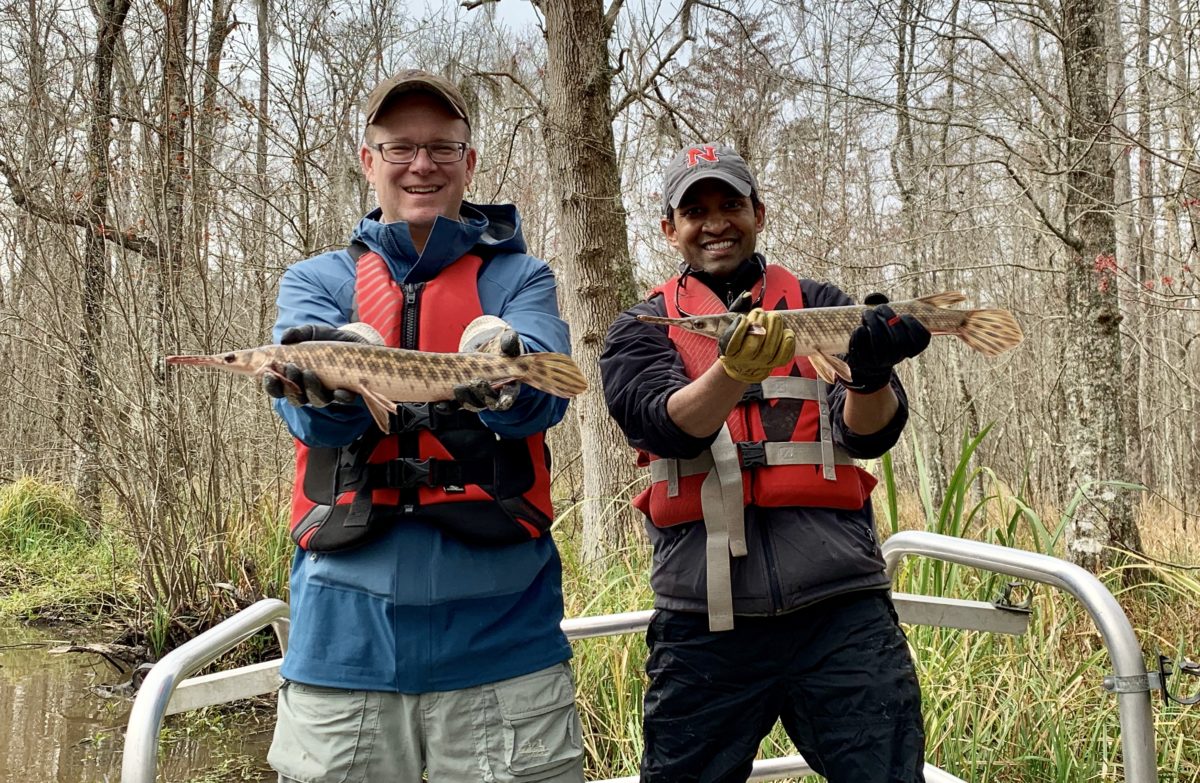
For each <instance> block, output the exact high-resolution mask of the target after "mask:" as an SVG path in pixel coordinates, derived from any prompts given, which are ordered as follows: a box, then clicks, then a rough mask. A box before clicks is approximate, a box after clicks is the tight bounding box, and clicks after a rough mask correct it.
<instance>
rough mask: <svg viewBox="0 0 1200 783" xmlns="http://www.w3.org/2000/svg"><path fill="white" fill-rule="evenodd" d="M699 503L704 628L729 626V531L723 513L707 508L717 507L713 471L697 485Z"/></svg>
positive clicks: (718, 492)
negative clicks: (705, 602)
mask: <svg viewBox="0 0 1200 783" xmlns="http://www.w3.org/2000/svg"><path fill="white" fill-rule="evenodd" d="M700 502H701V504H702V505H703V507H704V531H705V534H706V535H707V536H708V538H707V539H706V541H705V547H704V561H705V572H706V576H707V580H708V629H709V630H710V631H729V630H732V629H733V581H732V579H731V578H730V563H729V530H728V529H727V528H726V527H725V526H724V524H725V521H726V520H725V515H724V514H721V513H720V512H717V511H714V512H713V513H712V514H710V513H709V509H710V508H713V509H717V508H720V507H721V506H722V505H723V504H722V502H721V479H720V478H719V477H718V476H717V471H716V470H713V471H711V472H709V474H708V476H706V477H705V479H704V484H702V485H701V487H700Z"/></svg>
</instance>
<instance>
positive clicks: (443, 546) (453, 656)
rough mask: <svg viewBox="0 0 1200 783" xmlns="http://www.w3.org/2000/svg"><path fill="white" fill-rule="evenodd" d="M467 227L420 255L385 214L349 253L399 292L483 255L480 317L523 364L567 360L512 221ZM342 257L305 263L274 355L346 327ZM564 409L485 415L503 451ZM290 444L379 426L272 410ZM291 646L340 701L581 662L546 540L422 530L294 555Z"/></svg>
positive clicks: (402, 528) (472, 215) (545, 279)
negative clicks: (366, 256) (475, 539)
mask: <svg viewBox="0 0 1200 783" xmlns="http://www.w3.org/2000/svg"><path fill="white" fill-rule="evenodd" d="M461 217H462V220H461V222H458V221H453V220H448V219H445V218H438V220H437V222H436V223H435V224H434V227H433V230H432V231H431V232H430V235H429V239H428V241H427V242H426V244H425V250H424V252H423V253H419V254H418V253H417V252H416V249H415V247H414V246H413V243H412V239H411V238H410V236H409V233H408V225H407V224H406V223H402V222H400V223H390V224H383V223H380V222H379V218H380V212H379V210H376V211H375V212H372V213H371V214H369V215H367V216H366V217H364V218H363V219H362V220H361V221H360V222H359V224H358V226H357V228H356V229H355V231H354V234H353V236H354V238H355V239H359V240H361V241H362V242H364V243H365V244H366V245H367V246H368V247H370V248H371V249H372V250H374V251H375V252H377V253H379V255H381V256H382V257H383V258H384V259H385V260H386V261H387V264H388V266H389V268H390V269H391V272H392V275H393V276H394V277H395V279H396V280H398V281H401V282H407V283H414V282H422V281H426V280H430V279H432V278H433V277H435V276H436V275H437V274H438V272H439V271H441V270H442V269H444V268H445V267H446V266H448V265H449V264H451V263H453V262H454V261H456V260H457V259H458V258H459V257H461V256H462V255H463V254H465V253H467V252H468V251H470V250H472V248H475V247H476V246H483V247H488V248H489V249H490V251H491V253H493V254H494V256H493V257H492V259H491V260H490V261H488V262H486V264H485V266H484V267H483V270H482V271H481V273H480V276H479V301H480V303H481V305H482V306H483V312H484V313H488V314H492V315H496V316H498V317H500V318H503V319H504V320H505V321H507V322H508V323H509V324H510V325H511V326H512V327H513V328H514V329H515V330H516V331H517V332H518V333H519V334H520V335H521V340H522V342H523V343H524V345H525V349H526V350H527V351H558V352H561V353H568V352H569V351H570V339H569V335H568V331H567V325H566V324H565V323H564V322H563V321H562V319H560V318H559V316H558V302H557V298H556V289H555V282H554V276H553V274H552V273H551V271H550V268H549V267H548V266H547V265H546V263H545V262H544V261H541V260H539V259H537V258H534V257H532V256H530V255H528V254H526V252H525V240H524V238H523V237H522V236H521V226H520V216H519V215H518V213H517V210H516V208H515V207H513V206H511V205H487V206H479V205H473V204H467V203H464V204H463V208H462V211H461ZM354 282H355V264H354V262H353V260H351V258H350V255H349V254H348V253H347V252H346V251H345V250H337V251H334V252H330V253H324V254H322V255H319V256H316V257H314V258H310V259H307V260H305V261H301V262H299V263H297V264H295V265H293V266H291V267H289V268H288V270H287V271H286V272H285V273H284V275H283V278H282V280H281V281H280V285H279V298H278V307H279V318H278V320H277V322H276V324H275V332H274V336H275V339H276V340H278V339H279V337H280V335H281V334H282V332H283V330H285V329H287V328H288V327H290V326H295V325H298V324H306V323H315V324H325V325H329V326H342V325H344V324H346V323H347V322H348V320H349V316H350V311H351V306H352V301H353V298H354ZM566 406H567V402H566V400H563V399H560V398H557V397H553V396H551V395H547V394H544V393H542V392H539V391H537V390H535V389H532V388H530V387H528V386H525V387H522V389H521V393H520V395H519V396H518V398H517V401H516V403H515V404H514V405H513V407H512V408H511V409H510V410H508V411H503V412H490V411H485V412H483V413H481V414H480V417H481V419H482V420H483V422H484V424H485V425H487V426H488V427H489V428H490V429H491V430H492V431H494V432H496V433H497V434H499V435H502V436H504V437H509V438H518V437H525V436H527V435H530V434H532V433H534V432H538V431H541V430H545V429H547V428H549V427H551V426H553V425H554V424H556V423H558V422H559V421H560V420H561V419H562V417H563V414H564V413H565V411H566ZM275 410H276V411H277V412H278V413H279V415H280V416H281V417H282V418H283V420H284V422H285V423H286V424H287V427H288V429H289V430H290V431H291V432H292V434H293V435H295V436H296V437H297V438H299V439H300V440H301V441H303V442H304V443H306V444H308V445H309V446H324V447H337V446H345V445H348V444H349V443H351V442H353V441H354V440H355V439H356V438H357V437H358V436H359V435H361V434H362V433H363V432H364V431H365V430H366V428H367V427H369V426H374V425H373V423H372V420H371V416H370V413H368V412H367V410H366V408H365V406H362V405H361V404H359V405H345V406H341V405H332V406H329V407H326V408H323V409H322V408H313V407H310V406H307V405H306V406H303V407H299V408H297V407H293V406H291V405H289V404H288V403H287V402H286V401H283V400H277V401H275ZM291 609H292V611H291V615H292V617H291V619H292V627H291V635H290V643H289V647H288V651H287V654H286V656H285V657H284V662H283V669H282V672H281V673H282V675H283V677H284V678H286V679H289V680H295V681H297V682H304V683H308V684H311V685H321V686H326V687H331V688H346V689H353V690H379V691H398V692H402V693H425V692H429V691H445V690H456V689H459V688H467V687H471V686H474V685H481V684H484V683H490V682H497V681H499V680H504V679H508V678H510V677H516V676H519V675H522V674H528V673H530V672H533V671H537V670H539V669H544V668H546V667H548V666H551V665H553V664H555V663H559V662H561V661H564V660H567V659H568V658H570V657H571V649H570V646H569V645H568V643H567V640H566V637H565V636H564V635H563V633H562V630H561V629H560V627H559V623H560V621H561V620H562V616H563V601H562V564H561V562H560V560H559V556H558V550H557V549H556V548H555V545H554V541H553V540H552V539H551V538H550V537H549V536H545V537H543V538H541V539H537V540H533V541H530V542H528V543H520V544H515V545H512V546H504V547H481V546H472V545H469V544H466V543H463V542H462V541H460V540H458V539H456V538H453V537H451V536H449V535H446V534H443V533H442V532H441V531H440V530H439V529H438V528H436V527H434V526H432V525H430V524H426V523H424V522H422V521H421V519H420V514H419V513H418V514H417V515H414V516H411V517H406V518H404V519H403V520H398V522H397V524H396V525H395V526H394V527H392V528H391V529H389V530H388V531H387V532H385V533H384V534H382V535H381V536H380V537H379V538H377V539H374V540H372V541H371V543H369V544H366V545H364V546H362V547H360V548H358V549H354V550H350V551H348V552H336V553H319V554H318V553H315V552H305V551H303V550H300V549H297V550H296V555H295V558H294V560H293V562H292V577H291Z"/></svg>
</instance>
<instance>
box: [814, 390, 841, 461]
mask: <svg viewBox="0 0 1200 783" xmlns="http://www.w3.org/2000/svg"><path fill="white" fill-rule="evenodd" d="M817 386H818V388H819V391H820V396H819V397H817V406H818V407H819V409H820V411H821V416H820V418H821V465H822V475H823V476H824V477H825V480H826V481H834V480H836V479H837V472H836V471H835V470H834V469H833V465H834V461H835V460H836V455H835V454H834V448H833V427H832V426H831V425H830V423H829V395H828V394H827V393H826V392H827V391H828V386H827V385H826V383H825V381H821V380H818V381H817Z"/></svg>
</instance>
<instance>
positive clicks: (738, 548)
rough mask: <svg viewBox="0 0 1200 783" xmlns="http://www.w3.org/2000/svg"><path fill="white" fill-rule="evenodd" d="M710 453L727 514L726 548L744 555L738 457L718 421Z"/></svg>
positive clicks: (742, 496)
mask: <svg viewBox="0 0 1200 783" xmlns="http://www.w3.org/2000/svg"><path fill="white" fill-rule="evenodd" d="M709 453H711V454H712V458H713V468H714V469H715V470H716V472H717V476H718V478H720V480H721V500H722V501H723V513H724V514H725V516H726V517H727V518H728V520H729V521H728V523H727V525H726V526H727V527H728V529H729V552H730V554H732V555H733V556H734V557H745V556H746V553H747V551H748V550H747V549H746V508H745V505H744V504H743V502H742V501H743V500H744V498H745V494H744V493H743V490H742V461H741V459H740V458H739V457H738V450H737V446H735V445H734V443H733V436H732V435H730V433H729V427H728V425H722V427H721V431H720V432H718V433H717V439H716V440H715V441H713V444H712V446H710V447H709Z"/></svg>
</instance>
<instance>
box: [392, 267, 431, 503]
mask: <svg viewBox="0 0 1200 783" xmlns="http://www.w3.org/2000/svg"><path fill="white" fill-rule="evenodd" d="M402 287H403V289H404V312H403V313H401V322H400V347H401V348H408V349H409V350H414V351H415V350H416V349H417V340H418V339H419V337H420V335H419V333H418V332H419V329H418V327H419V326H420V323H421V308H420V299H421V291H422V290H423V289H424V288H425V284H424V283H404V284H403V286H402ZM399 438H400V442H399V444H398V446H399V448H398V451H399V456H400V458H401V459H416V458H418V457H420V456H421V452H420V448H421V445H420V440H419V438H420V434H419V433H418V432H417V431H416V430H410V431H408V432H402V433H400V435H399ZM419 497H420V496H419V495H418V490H417V488H416V487H405V488H403V489H401V490H400V511H401V513H404V514H412V513H414V512H416V510H417V508H418V506H419V505H420V502H419Z"/></svg>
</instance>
